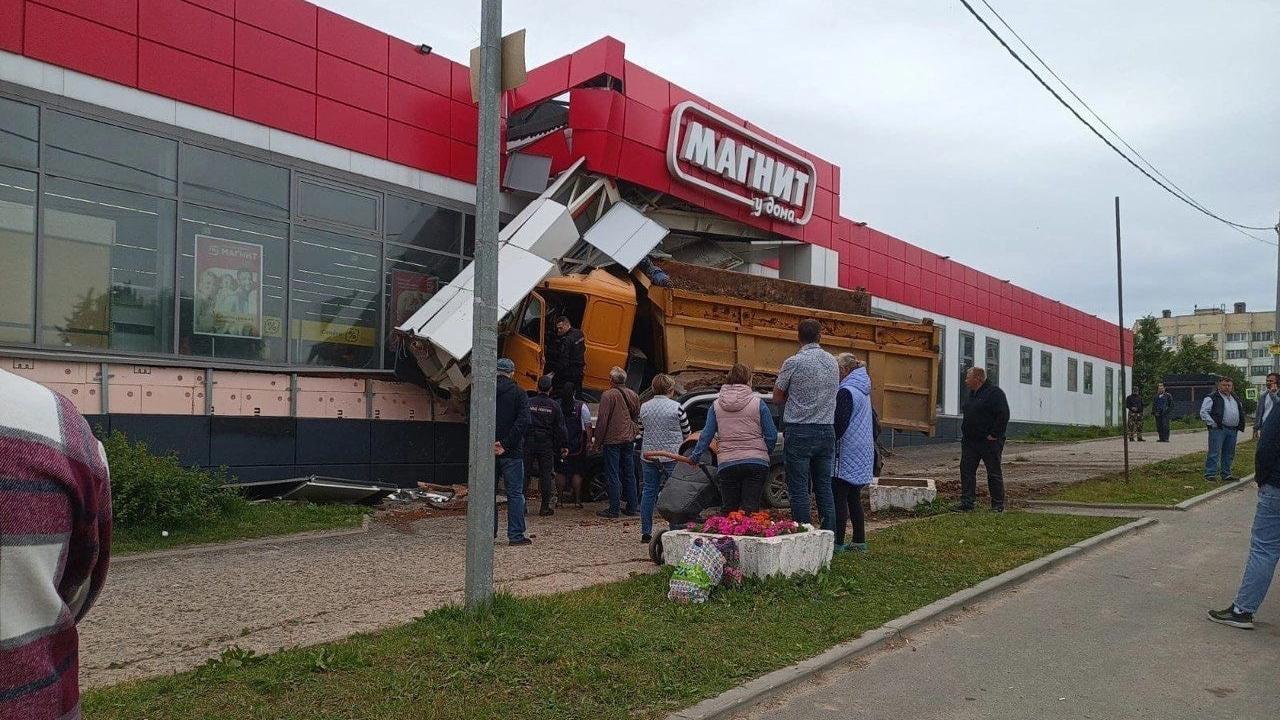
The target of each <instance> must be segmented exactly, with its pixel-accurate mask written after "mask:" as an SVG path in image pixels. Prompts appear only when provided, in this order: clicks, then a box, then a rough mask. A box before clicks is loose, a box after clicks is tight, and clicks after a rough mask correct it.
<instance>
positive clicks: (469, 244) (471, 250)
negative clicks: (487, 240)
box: [462, 215, 476, 258]
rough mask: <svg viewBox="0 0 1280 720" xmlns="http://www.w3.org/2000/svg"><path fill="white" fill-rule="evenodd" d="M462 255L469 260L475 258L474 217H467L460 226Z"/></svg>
mask: <svg viewBox="0 0 1280 720" xmlns="http://www.w3.org/2000/svg"><path fill="white" fill-rule="evenodd" d="M462 254H463V255H466V256H467V257H469V258H473V257H475V256H476V217H475V215H468V216H467V217H466V219H465V221H464V222H463V226H462Z"/></svg>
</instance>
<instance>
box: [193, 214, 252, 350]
mask: <svg viewBox="0 0 1280 720" xmlns="http://www.w3.org/2000/svg"><path fill="white" fill-rule="evenodd" d="M195 277H196V295H195V326H194V328H193V330H194V331H195V332H196V333H199V334H201V335H220V336H223V337H238V338H255V339H257V338H261V337H262V246H261V245H257V244H254V243H247V242H240V241H238V240H226V239H223V238H216V237H210V236H208V235H197V236H196V262H195Z"/></svg>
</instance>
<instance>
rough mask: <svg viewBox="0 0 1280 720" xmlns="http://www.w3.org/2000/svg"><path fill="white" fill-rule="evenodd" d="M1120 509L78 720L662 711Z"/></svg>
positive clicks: (387, 640)
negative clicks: (692, 601)
mask: <svg viewBox="0 0 1280 720" xmlns="http://www.w3.org/2000/svg"><path fill="white" fill-rule="evenodd" d="M1124 522H1127V520H1125V519H1121V518H1103V517H1068V516H1061V515H1046V514H1031V513H1016V512H1015V513H1007V514H1003V515H997V514H993V513H985V512H979V513H974V514H967V515H958V514H947V515H939V516H937V517H931V518H927V519H923V520H917V521H911V522H906V523H902V524H899V525H895V526H892V527H889V528H886V529H884V530H881V531H879V532H877V533H875V534H873V535H872V537H871V548H872V551H871V553H870V554H867V555H857V554H845V555H841V556H838V557H837V558H836V559H835V561H834V563H833V566H832V568H831V570H830V571H829V572H826V573H824V574H822V575H820V576H819V577H817V578H808V579H805V580H799V579H797V580H774V581H768V582H753V583H751V584H749V585H748V586H747V587H745V588H742V589H738V590H733V591H718V592H717V594H716V595H715V596H714V598H713V600H712V602H711V603H709V604H707V605H702V606H684V605H677V604H675V603H671V602H668V601H667V600H666V599H665V598H664V595H665V591H666V582H667V578H668V574H667V573H666V572H662V573H658V574H654V575H636V576H633V577H632V578H630V579H628V580H624V581H621V582H615V583H610V584H607V585H598V586H594V587H591V588H586V589H583V590H578V591H574V592H568V593H561V594H557V595H548V596H542V597H535V598H524V599H516V598H512V597H508V596H500V597H498V598H497V599H496V600H495V601H494V603H493V604H492V606H491V607H490V608H489V609H487V610H485V611H484V612H482V613H479V614H471V613H468V612H465V611H462V610H459V609H457V608H446V609H442V610H436V611H433V612H429V613H427V614H425V615H424V616H423V617H422V618H421V619H419V620H417V621H415V622H413V623H410V624H408V625H405V626H402V627H398V628H394V629H391V630H386V631H382V632H378V633H374V634H366V635H358V636H355V637H352V638H349V639H347V640H343V641H340V642H336V643H332V644H328V645H323V646H317V647H312V648H299V649H294V650H288V651H284V652H280V653H277V654H274V655H270V656H267V657H265V658H260V657H256V656H253V655H252V654H250V653H247V652H244V651H236V650H232V651H228V652H226V653H224V654H223V659H222V660H220V661H214V662H211V663H210V664H207V665H205V666H204V667H202V668H200V669H197V670H194V671H191V672H187V673H183V674H180V675H174V676H168V677H164V678H156V679H151V680H144V681H138V682H133V683H127V684H123V685H117V686H114V687H110V688H105V689H101V690H95V691H92V692H89V693H88V694H87V695H86V696H85V705H84V711H85V717H86V718H93V720H113V719H118V720H126V719H127V720H138V719H142V718H145V719H147V720H164V719H166V718H174V719H175V720H176V719H181V720H188V719H189V718H202V719H204V720H219V719H222V718H227V719H232V718H234V719H235V720H241V719H246V720H248V719H255V718H257V719H262V720H266V719H268V718H269V719H270V720H289V719H294V718H296V719H298V720H302V719H304V718H305V719H306V720H322V719H328V720H339V719H341V720H357V719H369V720H372V719H375V718H376V719H377V720H400V719H406V720H407V719H409V718H413V719H414V720H436V719H440V720H443V719H446V718H447V719H450V720H452V719H455V718H463V717H465V718H471V719H475V720H481V719H484V718H493V719H495V720H497V719H502V720H507V719H509V718H538V719H539V720H571V719H578V718H581V719H583V720H588V719H589V720H605V719H617V720H623V719H627V720H630V719H631V718H661V717H664V716H665V715H666V714H668V713H669V712H671V711H672V710H675V709H678V708H681V707H686V706H688V705H691V704H693V703H695V702H697V701H699V700H701V699H703V698H706V697H710V696H713V695H716V694H718V693H720V692H723V691H725V690H727V689H729V688H732V687H734V686H736V685H739V684H741V683H742V682H744V681H746V680H748V679H750V678H752V677H756V676H759V675H761V674H763V673H765V672H767V671H770V670H774V669H777V668H779V667H783V666H786V665H789V664H792V663H795V662H797V661H799V660H801V659H803V658H806V657H811V656H813V655H815V654H817V653H819V652H821V651H823V650H825V649H827V648H829V647H831V646H832V645H835V644H837V643H840V642H843V641H845V640H849V639H851V638H854V637H857V636H858V635H860V634H861V633H862V632H863V631H865V630H868V629H870V628H874V627H878V626H880V625H882V624H884V623H885V622H887V621H889V620H891V619H893V618H895V617H898V616H900V615H903V614H904V613H907V612H909V611H911V610H913V609H915V608H918V607H921V606H923V605H925V604H928V603H929V602H932V601H934V600H937V599H939V598H942V597H945V596H947V595H950V594H951V593H954V592H956V591H958V590H961V589H963V588H966V587H969V586H972V585H974V584H976V583H978V582H980V581H981V580H984V579H986V578H989V577H991V576H993V575H997V574H999V573H1001V572H1004V571H1006V570H1009V569H1011V568H1013V567H1016V566H1018V565H1020V564H1023V563H1025V562H1028V561H1030V560H1032V559H1034V558H1038V557H1041V556H1043V555H1046V554H1048V553H1050V552H1053V551H1055V550H1058V549H1060V548H1063V547H1066V546H1068V545H1071V544H1073V543H1076V542H1079V541H1080V540H1083V539H1085V538H1087V537H1090V536H1092V535H1096V534H1098V533H1100V532H1104V531H1106V530H1109V529H1111V528H1113V527H1116V526H1118V525H1120V524H1122V523H1124Z"/></svg>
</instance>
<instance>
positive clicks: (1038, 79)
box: [960, 0, 1277, 245]
mask: <svg viewBox="0 0 1280 720" xmlns="http://www.w3.org/2000/svg"><path fill="white" fill-rule="evenodd" d="M960 4H961V5H964V7H965V9H966V10H968V11H969V14H970V15H972V16H973V17H974V19H975V20H977V21H978V22H979V23H980V24H981V25H982V27H983V28H985V29H986V31H987V32H988V33H989V34H990V35H991V37H993V38H995V40H996V42H998V43H1000V46H1001V47H1003V48H1004V49H1005V51H1006V52H1008V53H1009V55H1010V56H1012V57H1013V59H1014V60H1016V61H1017V62H1018V64H1019V65H1021V66H1022V67H1023V68H1024V69H1025V70H1026V71H1027V72H1029V73H1031V76H1032V77H1034V78H1035V79H1036V82H1038V83H1040V85H1041V87H1043V88H1044V89H1045V90H1047V91H1048V92H1049V94H1050V95H1052V96H1053V97H1054V99H1055V100H1057V101H1058V103H1059V104H1061V105H1062V106H1063V107H1064V108H1066V109H1067V110H1068V111H1069V112H1070V113H1071V114H1072V115H1074V116H1075V118H1076V119H1077V120H1079V121H1080V122H1081V123H1082V124H1084V126H1085V127H1087V128H1088V129H1089V131H1090V132H1092V133H1093V134H1094V135H1095V136H1097V138H1098V139H1099V140H1101V141H1102V142H1103V143H1104V144H1106V146H1107V147H1109V148H1111V150H1112V151H1113V152H1115V153H1116V154H1117V155H1119V156H1120V157H1121V158H1123V159H1124V161H1125V162H1127V163H1129V165H1131V166H1133V168H1134V169H1135V170H1137V171H1138V172H1140V173H1142V174H1143V175H1144V176H1146V178H1147V179H1148V180H1150V181H1151V182H1153V183H1155V184H1156V185H1158V186H1159V187H1160V188H1161V189H1162V190H1164V191H1165V192H1167V193H1169V194H1170V195H1172V196H1173V197H1175V198H1177V199H1178V200H1180V201H1182V202H1183V203H1185V204H1186V205H1188V206H1189V207H1191V208H1193V209H1195V210H1196V211H1198V212H1200V213H1203V214H1204V215H1207V216H1208V217H1211V218H1213V219H1214V220H1217V221H1218V222H1221V223H1223V224H1225V225H1227V226H1229V227H1232V228H1234V229H1236V230H1238V231H1241V232H1243V231H1244V230H1273V229H1274V228H1273V227H1271V226H1258V225H1245V224H1243V223H1237V222H1234V221H1232V220H1228V219H1226V218H1224V217H1222V216H1220V215H1218V214H1216V213H1214V212H1212V211H1210V210H1209V209H1207V208H1205V207H1204V206H1203V205H1201V204H1199V203H1198V202H1196V201H1194V200H1192V199H1190V197H1189V196H1185V195H1184V194H1183V193H1181V192H1180V191H1175V190H1174V189H1173V188H1172V187H1170V185H1171V184H1172V183H1170V185H1166V184H1165V183H1164V182H1162V181H1161V180H1160V179H1158V178H1157V177H1156V176H1155V175H1152V174H1151V172H1149V171H1148V170H1147V169H1146V168H1144V167H1142V166H1141V165H1139V164H1138V163H1137V162H1135V161H1134V160H1133V158H1131V157H1129V155H1127V154H1126V153H1125V152H1124V151H1123V150H1121V149H1120V148H1118V147H1116V145H1115V143H1113V142H1112V141H1111V140H1110V139H1109V138H1107V136H1105V135H1103V134H1102V133H1101V132H1100V131H1099V130H1098V129H1097V128H1096V127H1094V126H1093V124H1092V123H1090V122H1089V121H1088V120H1086V119H1085V118H1084V116H1082V115H1081V114H1080V112H1079V111H1078V110H1076V108H1075V107H1073V106H1072V105H1071V104H1070V103H1069V102H1067V101H1066V100H1065V99H1064V98H1063V97H1062V95H1060V94H1059V93H1058V92H1057V91H1056V90H1054V89H1053V88H1052V87H1050V86H1049V83H1047V82H1045V80H1044V78H1043V77H1041V76H1040V74H1039V73H1038V72H1036V71H1035V69H1034V68H1032V67H1031V66H1030V65H1029V64H1028V63H1027V61H1026V60H1023V59H1022V56H1020V55H1019V54H1018V53H1017V51H1016V50H1014V49H1013V48H1012V47H1010V45H1009V43H1007V42H1005V39H1004V38H1002V37H1001V36H1000V34H999V33H998V32H996V30H995V28H993V27H991V25H990V24H989V23H988V22H987V20H986V19H985V18H984V17H982V15H980V14H979V13H978V11H977V10H975V9H974V8H973V5H971V4H969V2H968V0H960ZM983 4H984V5H987V7H988V8H990V5H989V4H987V3H986V2H985V0H984V1H983ZM992 12H993V13H995V11H994V10H992ZM996 16H997V17H999V15H998V14H997V15H996ZM1001 22H1002V23H1003V22H1004V20H1003V18H1001ZM1005 27H1008V24H1007V23H1005ZM1010 31H1012V28H1010ZM1014 35H1015V37H1016V36H1017V33H1014ZM1019 41H1021V38H1019ZM1023 45H1026V43H1025V42H1024V43H1023ZM1028 49H1030V48H1029V47H1028ZM1032 54H1033V55H1035V53H1034V51H1033V52H1032ZM1036 57H1037V59H1038V60H1039V59H1040V58H1039V56H1036ZM1040 62H1041V63H1042V64H1043V63H1044V61H1043V60H1040ZM1045 67H1046V68H1048V65H1045ZM1049 72H1050V73H1052V72H1053V71H1052V70H1049ZM1054 77H1055V78H1057V75H1056V74H1054ZM1058 81H1059V82H1061V81H1062V80H1061V78H1058ZM1063 86H1064V87H1066V83H1063ZM1067 89H1068V91H1070V88H1069V87H1068V88H1067ZM1072 95H1075V93H1074V92H1072ZM1077 99H1078V96H1077ZM1081 103H1082V104H1083V101H1081ZM1086 107H1087V106H1086ZM1090 112H1092V109H1090ZM1095 117H1096V114H1095ZM1099 120H1101V118H1099ZM1103 124H1104V125H1105V123H1103ZM1108 129H1110V128H1109V127H1108ZM1112 132H1113V133H1114V132H1115V131H1114V130H1112ZM1116 136H1117V137H1119V134H1118V133H1117V134H1116ZM1120 141H1121V142H1122V143H1124V140H1123V138H1121V140H1120ZM1124 144H1125V145H1126V146H1128V143H1124ZM1134 152H1135V154H1137V151H1134ZM1139 157H1141V156H1139ZM1143 161H1144V162H1146V160H1145V158H1144V159H1143ZM1148 164H1149V163H1148ZM1154 169H1155V168H1154V166H1153V167H1152V170H1154ZM1157 174H1159V171H1157ZM1161 177H1163V175H1161ZM1243 234H1244V235H1245V236H1246V237H1249V238H1252V239H1254V240H1256V241H1258V242H1261V243H1265V244H1267V245H1276V244H1277V243H1275V242H1270V241H1267V240H1264V239H1262V238H1260V237H1257V236H1256V235H1252V234H1249V233H1243Z"/></svg>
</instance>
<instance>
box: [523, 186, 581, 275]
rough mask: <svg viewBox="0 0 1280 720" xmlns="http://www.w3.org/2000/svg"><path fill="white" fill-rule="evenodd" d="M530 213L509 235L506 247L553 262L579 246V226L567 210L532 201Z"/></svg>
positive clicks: (546, 201)
mask: <svg viewBox="0 0 1280 720" xmlns="http://www.w3.org/2000/svg"><path fill="white" fill-rule="evenodd" d="M534 202H535V204H536V205H537V208H536V209H535V210H534V212H533V214H532V215H531V216H529V218H528V219H527V220H526V221H525V222H524V224H523V225H521V226H520V229H519V230H518V231H516V232H514V233H512V234H511V235H510V236H509V238H508V240H507V242H508V244H509V245H512V246H515V247H518V248H521V249H524V250H528V251H529V252H531V253H533V254H534V255H537V256H538V257H540V258H544V259H546V260H551V261H553V262H554V261H556V260H559V259H560V258H562V257H564V256H565V255H567V254H568V253H569V250H570V249H572V248H573V246H574V245H576V244H577V243H578V240H579V237H578V226H577V225H575V224H574V223H573V216H572V215H570V214H569V210H568V208H566V207H565V206H564V205H561V204H560V203H558V202H556V201H554V200H545V199H544V200H535V201H534Z"/></svg>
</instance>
